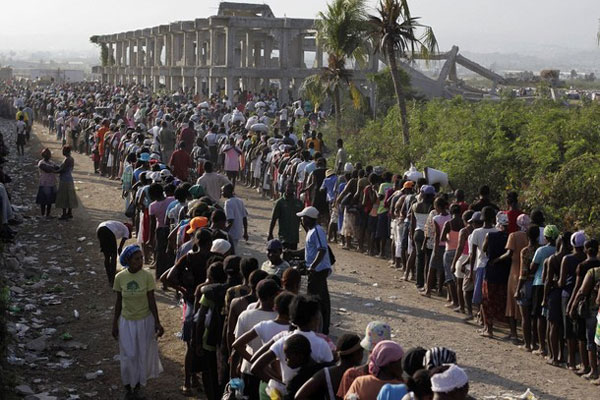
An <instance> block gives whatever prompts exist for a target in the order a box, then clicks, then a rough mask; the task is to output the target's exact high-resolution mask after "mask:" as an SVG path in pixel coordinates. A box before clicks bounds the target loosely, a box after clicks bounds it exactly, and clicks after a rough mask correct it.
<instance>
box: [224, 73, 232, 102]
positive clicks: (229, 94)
mask: <svg viewBox="0 0 600 400" xmlns="http://www.w3.org/2000/svg"><path fill="white" fill-rule="evenodd" d="M233 81H234V78H233V77H231V76H228V77H227V79H226V82H225V94H226V95H227V97H228V98H230V99H233Z"/></svg>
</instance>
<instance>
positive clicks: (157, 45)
mask: <svg viewBox="0 0 600 400" xmlns="http://www.w3.org/2000/svg"><path fill="white" fill-rule="evenodd" d="M163 43H164V39H163V37H162V36H156V37H155V38H154V52H153V53H152V55H153V56H154V64H153V65H154V66H155V67H159V66H160V53H162V48H163Z"/></svg>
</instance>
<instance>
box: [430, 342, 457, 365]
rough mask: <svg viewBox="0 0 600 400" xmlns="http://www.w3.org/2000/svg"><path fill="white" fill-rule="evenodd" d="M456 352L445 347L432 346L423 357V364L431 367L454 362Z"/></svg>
mask: <svg viewBox="0 0 600 400" xmlns="http://www.w3.org/2000/svg"><path fill="white" fill-rule="evenodd" d="M455 363H456V353H455V352H454V351H453V350H450V349H448V348H446V347H432V348H431V349H429V350H427V353H426V354H425V358H424V359H423V366H424V367H425V368H426V369H433V368H435V367H439V366H440V365H443V364H455Z"/></svg>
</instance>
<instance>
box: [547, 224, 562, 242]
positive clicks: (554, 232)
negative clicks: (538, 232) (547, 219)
mask: <svg viewBox="0 0 600 400" xmlns="http://www.w3.org/2000/svg"><path fill="white" fill-rule="evenodd" d="M558 234H559V231H558V228H557V227H556V225H546V227H545V228H544V237H547V238H550V239H556V238H557V237H558Z"/></svg>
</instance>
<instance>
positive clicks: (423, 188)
mask: <svg viewBox="0 0 600 400" xmlns="http://www.w3.org/2000/svg"><path fill="white" fill-rule="evenodd" d="M421 193H423V194H435V188H434V187H433V186H431V185H423V186H421Z"/></svg>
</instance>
